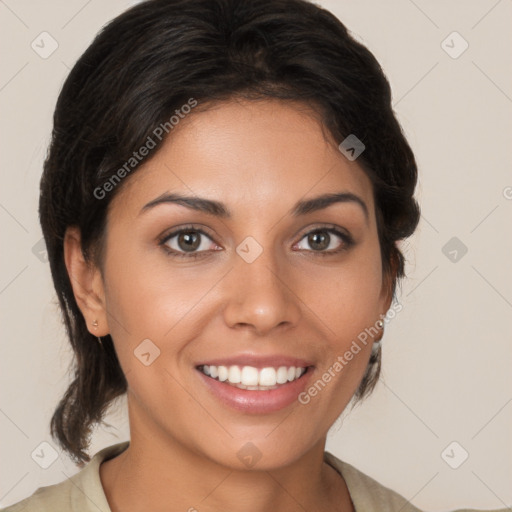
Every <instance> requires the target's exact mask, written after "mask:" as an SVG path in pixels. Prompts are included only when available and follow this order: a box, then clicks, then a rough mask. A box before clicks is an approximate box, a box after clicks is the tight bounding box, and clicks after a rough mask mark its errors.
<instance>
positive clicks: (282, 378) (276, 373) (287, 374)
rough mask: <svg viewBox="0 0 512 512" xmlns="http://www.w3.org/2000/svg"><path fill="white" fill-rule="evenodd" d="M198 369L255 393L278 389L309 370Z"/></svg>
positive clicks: (208, 367)
mask: <svg viewBox="0 0 512 512" xmlns="http://www.w3.org/2000/svg"><path fill="white" fill-rule="evenodd" d="M198 369H199V370H200V371H201V372H203V373H204V374H205V375H207V376H208V377H211V378H212V379H215V380H218V381H220V382H225V383H226V384H230V385H232V386H234V387H237V388H239V389H247V390H254V391H256V390H261V391H263V390H271V389H277V388H278V387H279V386H280V385H283V384H287V383H288V382H293V381H294V380H297V379H299V378H300V377H301V376H302V375H304V373H306V370H307V368H301V367H296V366H288V367H287V366H280V367H278V368H274V367H271V366H268V367H265V368H255V367H254V366H243V367H240V366H238V365H232V366H214V365H202V366H199V368H198Z"/></svg>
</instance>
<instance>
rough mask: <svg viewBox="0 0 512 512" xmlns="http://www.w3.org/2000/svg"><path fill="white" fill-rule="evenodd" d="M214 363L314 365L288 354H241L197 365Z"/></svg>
mask: <svg viewBox="0 0 512 512" xmlns="http://www.w3.org/2000/svg"><path fill="white" fill-rule="evenodd" d="M203 365H208V366H210V365H212V366H235V365H238V366H253V367H254V368H266V367H274V368H279V367H280V366H287V367H289V366H295V367H296V368H306V367H308V366H312V365H313V363H312V362H311V361H307V360H306V359H301V358H298V357H292V356H287V355H283V354H268V355H257V354H240V355H236V356H227V357H217V358H215V359H208V360H205V361H202V362H200V363H197V364H196V366H203Z"/></svg>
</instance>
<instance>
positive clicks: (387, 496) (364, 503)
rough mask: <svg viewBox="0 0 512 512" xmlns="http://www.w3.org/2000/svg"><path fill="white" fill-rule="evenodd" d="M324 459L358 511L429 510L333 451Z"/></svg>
mask: <svg viewBox="0 0 512 512" xmlns="http://www.w3.org/2000/svg"><path fill="white" fill-rule="evenodd" d="M324 460H325V461H326V462H327V463H328V464H330V465H331V466H333V467H334V469H336V470H337V471H338V472H339V473H341V475H342V476H343V479H344V480H345V483H346V484H347V488H348V491H349V493H350V497H351V499H352V502H353V503H354V508H355V510H356V512H399V511H400V512H427V511H422V510H420V509H419V508H417V507H415V506H414V505H413V504H412V503H411V502H410V501H409V500H407V499H405V498H404V497H403V496H401V495H400V494H398V493H397V492H395V491H393V490H392V489H389V488H388V487H385V486H384V485H382V484H380V483H379V482H377V481H376V480H375V479H373V478H372V477H370V476H368V475H366V474H365V473H363V472H362V471H360V470H359V469H357V468H355V467H354V466H352V465H351V464H349V463H348V462H344V461H342V460H340V459H338V458H337V457H335V456H334V455H333V454H332V453H329V452H327V451H326V452H324ZM508 510H510V509H506V508H502V509H499V510H497V509H493V510H486V511H485V512H505V511H508ZM453 512H483V511H482V510H477V509H459V510H455V511H453Z"/></svg>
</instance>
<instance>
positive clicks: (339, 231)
mask: <svg viewBox="0 0 512 512" xmlns="http://www.w3.org/2000/svg"><path fill="white" fill-rule="evenodd" d="M304 229H305V230H304V231H303V232H302V233H301V234H300V235H298V236H299V239H298V241H297V242H296V243H295V244H294V245H296V244H297V243H299V242H301V241H302V239H303V238H304V237H305V236H307V235H309V234H311V233H315V232H317V231H326V232H328V233H332V234H334V235H335V236H338V237H339V238H341V239H342V241H343V243H342V247H341V248H339V249H334V250H333V249H331V250H329V251H314V250H306V251H305V252H309V253H313V254H316V255H324V256H328V255H335V254H339V253H341V252H343V251H344V250H347V249H349V248H350V247H351V246H353V245H354V244H355V241H354V239H353V237H352V235H351V234H350V233H349V232H348V231H347V230H346V229H344V228H342V227H340V226H338V225H336V224H329V223H323V224H322V223H319V224H317V225H313V226H308V227H307V228H304ZM187 231H193V232H196V233H200V234H202V235H204V236H206V237H208V238H209V239H210V240H211V241H212V242H213V243H215V244H216V245H218V244H217V242H215V240H214V239H213V236H212V235H211V234H210V233H208V232H207V230H206V229H205V228H203V227H199V226H197V225H194V224H188V225H185V226H181V227H179V228H176V229H173V230H172V231H171V232H170V233H169V232H167V233H166V234H164V235H163V236H161V237H159V238H158V245H159V246H162V248H163V249H164V250H165V251H166V252H167V253H168V255H169V256H177V257H185V258H187V257H189V258H197V257H201V256H203V255H207V254H208V253H209V252H211V251H207V250H206V251H196V252H185V251H176V250H175V249H171V248H169V247H166V243H167V242H168V241H169V240H170V239H172V238H174V237H175V236H178V235H180V234H181V233H183V232H187Z"/></svg>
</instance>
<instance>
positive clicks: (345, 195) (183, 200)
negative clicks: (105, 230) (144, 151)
mask: <svg viewBox="0 0 512 512" xmlns="http://www.w3.org/2000/svg"><path fill="white" fill-rule="evenodd" d="M166 203H174V204H179V205H181V206H185V207H187V208H190V209H192V210H196V211H199V212H202V213H206V214H208V215H213V216H215V217H220V218H223V219H231V218H232V214H231V211H230V210H229V208H228V207H227V206H226V205H224V204H223V203H221V202H219V201H215V200H212V199H205V198H202V197H195V196H184V195H181V194H177V193H168V192H166V193H164V194H162V195H160V196H158V197H157V198H156V199H153V200H152V201H150V202H149V203H147V204H146V205H144V206H143V207H142V209H141V211H140V214H142V213H144V212H146V211H148V210H150V209H151V208H154V207H155V206H158V205H160V204H166ZM335 203H354V204H357V205H359V206H360V207H361V209H362V210H363V213H364V215H365V218H366V221H367V222H368V217H369V213H368V207H367V206H366V203H365V202H364V201H363V200H362V199H361V198H360V197H359V196H357V195H355V194H353V193H352V192H339V193H336V194H323V195H321V196H318V197H314V198H312V199H305V200H302V201H298V202H297V203H296V204H295V206H294V207H293V208H292V209H291V210H290V212H289V213H291V214H292V215H293V216H294V217H299V216H301V215H306V214H308V213H312V212H316V211H318V210H323V209H324V208H327V207H329V206H331V205H332V204H335ZM140 214H139V215H140Z"/></svg>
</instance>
